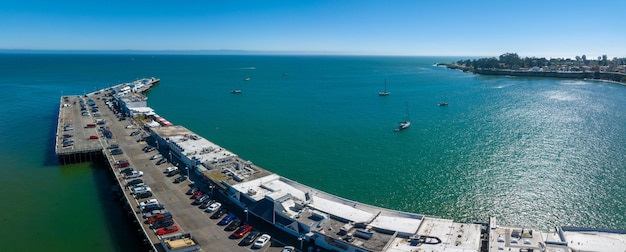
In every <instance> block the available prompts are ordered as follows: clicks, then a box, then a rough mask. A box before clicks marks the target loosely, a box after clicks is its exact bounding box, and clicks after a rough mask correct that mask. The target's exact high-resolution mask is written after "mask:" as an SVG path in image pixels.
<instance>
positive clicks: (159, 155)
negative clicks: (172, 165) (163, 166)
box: [150, 154, 163, 160]
mask: <svg viewBox="0 0 626 252" xmlns="http://www.w3.org/2000/svg"><path fill="white" fill-rule="evenodd" d="M162 157H163V155H161V154H156V155H153V156H152V157H150V160H155V159H159V158H162Z"/></svg>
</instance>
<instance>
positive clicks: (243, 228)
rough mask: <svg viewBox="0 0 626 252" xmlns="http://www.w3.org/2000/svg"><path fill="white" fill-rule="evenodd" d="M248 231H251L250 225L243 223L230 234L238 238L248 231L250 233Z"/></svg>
mask: <svg viewBox="0 0 626 252" xmlns="http://www.w3.org/2000/svg"><path fill="white" fill-rule="evenodd" d="M227 217H228V216H227ZM218 224H219V223H218ZM250 231H252V226H250V225H248V224H244V225H243V226H241V227H239V229H237V231H235V232H234V233H233V234H232V236H233V238H237V239H239V238H241V237H244V236H246V235H247V234H248V233H250Z"/></svg>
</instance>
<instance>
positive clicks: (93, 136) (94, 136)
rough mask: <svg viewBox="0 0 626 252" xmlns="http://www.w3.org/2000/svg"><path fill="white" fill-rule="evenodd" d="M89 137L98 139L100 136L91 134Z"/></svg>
mask: <svg viewBox="0 0 626 252" xmlns="http://www.w3.org/2000/svg"><path fill="white" fill-rule="evenodd" d="M89 139H98V136H96V135H91V136H89Z"/></svg>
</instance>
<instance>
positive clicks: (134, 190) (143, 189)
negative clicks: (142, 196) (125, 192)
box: [130, 186, 152, 194]
mask: <svg viewBox="0 0 626 252" xmlns="http://www.w3.org/2000/svg"><path fill="white" fill-rule="evenodd" d="M151 191H152V188H150V187H149V186H140V187H134V188H132V189H130V193H131V194H139V193H144V192H151Z"/></svg>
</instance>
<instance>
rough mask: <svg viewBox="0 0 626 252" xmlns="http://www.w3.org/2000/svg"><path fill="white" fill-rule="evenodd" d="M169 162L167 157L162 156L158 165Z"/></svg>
mask: <svg viewBox="0 0 626 252" xmlns="http://www.w3.org/2000/svg"><path fill="white" fill-rule="evenodd" d="M165 163H167V159H166V158H161V159H159V161H157V162H156V165H162V164H165Z"/></svg>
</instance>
